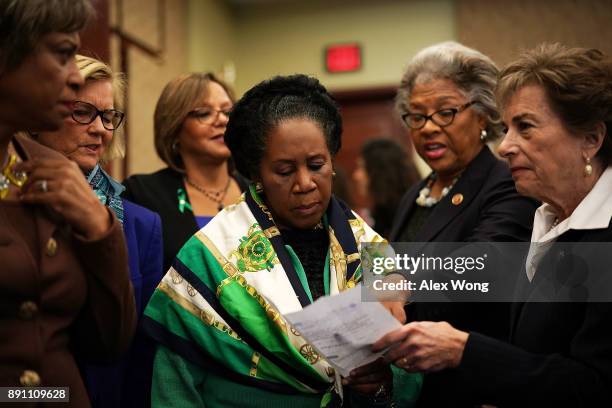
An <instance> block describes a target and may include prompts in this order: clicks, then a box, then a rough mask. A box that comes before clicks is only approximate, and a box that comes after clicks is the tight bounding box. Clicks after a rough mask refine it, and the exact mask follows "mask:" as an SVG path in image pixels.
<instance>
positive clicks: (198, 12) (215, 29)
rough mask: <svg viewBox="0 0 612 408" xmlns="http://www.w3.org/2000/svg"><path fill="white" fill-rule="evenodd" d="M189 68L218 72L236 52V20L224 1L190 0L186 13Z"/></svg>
mask: <svg viewBox="0 0 612 408" xmlns="http://www.w3.org/2000/svg"><path fill="white" fill-rule="evenodd" d="M187 29H188V49H189V70H190V71H213V72H215V73H221V72H222V70H223V66H224V64H225V63H226V62H229V61H233V60H234V59H235V54H236V22H235V18H234V15H233V12H232V10H231V8H230V6H229V4H228V3H227V2H226V1H224V0H190V1H189V3H188V15H187Z"/></svg>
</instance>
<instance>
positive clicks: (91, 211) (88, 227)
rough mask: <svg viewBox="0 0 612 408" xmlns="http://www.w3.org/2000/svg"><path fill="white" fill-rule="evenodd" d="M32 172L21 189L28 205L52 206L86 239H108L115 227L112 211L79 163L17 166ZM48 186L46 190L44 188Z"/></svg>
mask: <svg viewBox="0 0 612 408" xmlns="http://www.w3.org/2000/svg"><path fill="white" fill-rule="evenodd" d="M16 170H18V171H25V172H26V173H28V181H27V182H26V184H25V185H24V186H23V188H22V190H21V196H20V199H21V200H22V201H23V202H24V203H29V204H41V205H46V206H48V207H50V208H51V209H52V210H53V211H55V212H56V213H57V214H59V215H60V216H61V217H63V218H64V219H65V220H66V222H68V224H70V225H71V226H72V228H73V229H74V230H75V232H77V233H78V234H80V235H81V236H82V237H83V238H84V239H86V240H96V239H99V238H101V237H102V236H104V234H105V233H106V232H107V231H108V229H109V228H110V225H111V218H110V217H109V214H108V211H107V210H106V208H104V206H103V205H102V203H100V200H99V199H98V197H96V194H95V193H94V192H93V190H92V189H91V187H90V186H89V184H88V183H87V180H86V179H85V177H84V176H83V173H82V172H81V170H80V169H79V167H78V166H77V165H76V163H74V162H72V161H68V160H58V159H33V160H28V161H25V162H22V163H19V164H18V165H17V166H16ZM45 184H46V191H44V189H43V188H44V187H45Z"/></svg>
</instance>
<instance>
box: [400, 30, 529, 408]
mask: <svg viewBox="0 0 612 408" xmlns="http://www.w3.org/2000/svg"><path fill="white" fill-rule="evenodd" d="M497 74H498V69H497V67H496V66H495V64H494V63H493V61H491V59H490V58H488V57H487V56H485V55H483V54H481V53H480V52H478V51H476V50H473V49H471V48H468V47H465V46H463V45H461V44H458V43H455V42H446V43H441V44H437V45H433V46H431V47H428V48H425V49H423V50H421V51H420V52H419V53H418V54H417V55H416V56H415V57H414V58H413V59H412V60H411V61H410V62H409V64H408V67H407V69H406V71H405V73H404V75H403V78H402V81H401V85H400V88H399V90H398V93H397V109H398V111H399V113H400V115H401V117H402V119H403V121H404V123H405V125H406V128H407V130H408V135H409V136H410V138H411V140H412V142H413V144H414V146H415V149H416V151H417V153H418V154H419V155H420V156H421V157H422V158H423V159H424V160H425V162H426V163H427V164H428V165H429V167H431V169H432V172H431V173H430V174H429V176H427V178H426V179H425V180H423V181H422V182H421V183H420V184H418V185H416V186H415V187H413V188H411V189H410V190H409V191H408V192H407V193H406V194H405V196H404V197H403V199H402V201H401V203H400V205H399V208H398V212H397V215H396V217H395V220H394V221H393V226H392V230H391V233H390V236H389V238H390V239H389V240H390V241H395V242H398V241H401V242H492V241H501V242H508V241H528V240H529V237H530V234H531V227H532V219H533V214H534V212H535V209H536V203H535V201H533V200H531V199H529V198H526V197H522V196H520V195H519V194H518V193H517V191H516V189H515V186H514V183H513V181H512V176H511V174H510V170H509V169H508V166H507V165H506V164H505V163H504V162H502V161H500V160H498V159H496V158H495V156H494V155H493V154H492V153H491V150H490V149H489V147H488V146H487V143H488V142H493V141H495V140H497V139H498V138H499V137H500V136H501V134H502V124H501V118H500V114H499V112H498V110H497V106H496V102H495V94H494V91H495V85H496V82H497ZM395 308H396V311H395V313H394V314H396V315H398V314H399V315H401V314H402V311H401V309H399V308H398V307H397V306H395ZM406 312H407V316H408V319H409V320H411V321H420V320H428V321H447V322H449V323H451V324H452V325H454V326H455V327H458V328H461V329H462V330H477V331H480V332H484V333H486V334H488V335H491V336H494V337H498V338H505V336H506V334H507V327H508V319H509V307H508V306H507V305H506V304H502V303H496V304H486V305H483V304H475V303H466V302H463V303H457V302H454V303H451V302H446V303H419V304H416V303H412V304H411V305H410V306H408V307H407V309H406ZM445 376H446V374H442V375H426V376H425V379H424V382H423V394H422V398H421V399H422V400H423V401H426V400H427V399H428V398H430V397H435V398H445V397H449V396H452V397H453V398H454V397H455V396H456V395H457V394H454V393H452V392H449V393H446V392H444V393H440V392H439V390H441V389H448V390H450V388H449V387H450V383H452V381H450V379H448V378H445ZM430 391H433V392H430ZM447 403H448V402H445V403H442V405H445V404H447ZM434 405H435V404H434Z"/></svg>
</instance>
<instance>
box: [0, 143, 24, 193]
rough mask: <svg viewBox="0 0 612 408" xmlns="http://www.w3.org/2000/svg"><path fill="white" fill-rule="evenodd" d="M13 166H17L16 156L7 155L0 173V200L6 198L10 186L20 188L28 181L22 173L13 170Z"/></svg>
mask: <svg viewBox="0 0 612 408" xmlns="http://www.w3.org/2000/svg"><path fill="white" fill-rule="evenodd" d="M15 164H17V156H16V155H14V154H8V153H7V155H6V158H5V159H4V163H3V164H2V172H1V173H0V200H4V198H6V196H7V195H8V193H9V188H10V187H11V184H13V185H14V186H16V187H18V188H21V187H22V186H23V185H24V183H25V182H26V180H27V179H28V176H27V175H26V174H25V173H24V172H22V171H14V170H13V167H15Z"/></svg>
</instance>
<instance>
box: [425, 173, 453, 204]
mask: <svg viewBox="0 0 612 408" xmlns="http://www.w3.org/2000/svg"><path fill="white" fill-rule="evenodd" d="M436 178H437V176H436V173H432V174H431V176H430V177H429V181H427V185H426V186H425V187H423V188H422V189H421V190H420V191H419V196H418V197H417V199H416V203H417V204H418V205H420V206H421V207H433V206H434V205H436V204H438V203H439V202H440V200H442V199H443V198H444V197H445V196H446V195H447V194H448V192H449V191H451V190H452V189H453V187H454V186H455V183H456V182H457V180H459V176H457V177H455V178H454V179H453V182H452V183H451V184H450V186H446V187H444V188H443V189H442V193H441V194H440V198H438V199H436V198H433V197H430V196H429V194H431V187H432V186H433V184H434V182H435V181H436Z"/></svg>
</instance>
